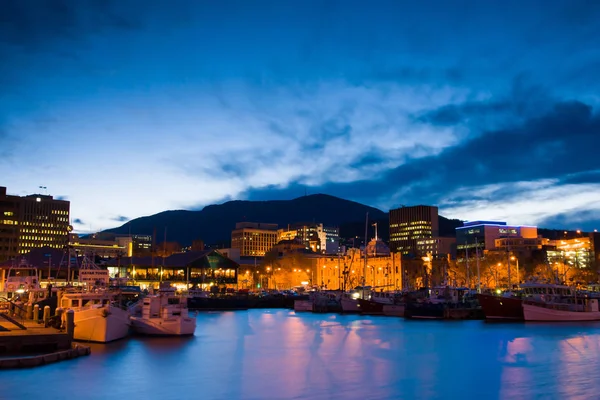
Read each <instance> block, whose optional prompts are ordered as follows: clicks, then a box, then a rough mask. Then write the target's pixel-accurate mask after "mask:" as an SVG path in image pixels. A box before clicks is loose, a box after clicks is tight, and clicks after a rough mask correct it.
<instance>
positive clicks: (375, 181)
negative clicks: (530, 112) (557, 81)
mask: <svg viewBox="0 0 600 400" xmlns="http://www.w3.org/2000/svg"><path fill="white" fill-rule="evenodd" d="M473 107H475V106H473ZM481 107H485V106H483V105H482V106H481ZM498 109H502V108H501V107H499V108H498ZM599 146H600V115H599V114H598V113H594V112H593V109H592V107H591V106H589V105H587V104H584V103H581V102H578V101H571V102H560V103H556V104H554V106H553V107H552V108H551V111H550V112H548V113H546V114H544V115H543V116H541V117H534V118H531V119H528V120H525V121H524V122H523V123H522V124H520V125H518V126H516V127H514V128H507V129H501V130H494V131H485V132H480V133H479V134H477V135H475V137H474V138H473V139H470V140H467V141H465V142H463V143H461V144H458V145H456V146H454V147H450V148H448V149H446V150H445V151H443V152H442V153H440V154H438V155H435V156H429V157H424V158H420V159H414V160H408V161H407V162H406V163H405V164H404V165H402V166H400V167H398V168H396V169H394V170H392V171H389V172H386V173H381V174H378V175H377V176H374V177H373V178H371V179H366V180H362V181H357V182H350V183H326V184H323V185H321V186H318V187H309V188H308V191H309V192H313V193H314V192H322V193H328V194H331V195H335V196H340V197H345V198H349V199H353V200H356V201H363V202H365V203H367V204H371V205H377V204H378V203H387V202H389V198H390V196H391V195H394V194H395V193H397V192H398V191H402V193H403V194H402V199H399V200H398V201H400V202H402V203H404V204H417V203H431V204H437V203H439V202H441V201H442V200H444V199H447V197H448V194H449V193H451V192H454V191H455V190H456V189H457V188H459V187H464V188H465V191H464V193H463V194H460V193H458V194H457V195H455V197H454V198H453V199H452V201H453V202H458V203H460V202H467V201H469V200H471V201H473V200H476V198H474V195H473V193H472V192H471V191H470V190H469V187H473V186H481V185H491V184H495V183H501V182H502V183H511V182H513V183H516V182H523V181H525V182H526V181H534V180H539V179H560V178H561V177H563V176H564V177H565V178H564V183H583V182H596V181H597V180H598V178H599V173H598V171H597V168H598V163H597V161H596V159H597V149H598V147H599ZM363 161H364V162H367V163H368V162H371V161H374V162H376V161H377V160H376V158H374V159H373V160H371V158H370V157H369V156H366V157H365V159H364V160H363ZM527 190H529V188H528V187H527V185H519V186H516V185H512V186H510V189H509V190H506V188H505V189H498V190H495V191H493V190H492V191H489V192H487V193H486V196H488V198H494V199H497V200H500V199H510V198H511V197H514V196H516V195H517V194H519V193H521V192H525V191H527ZM303 191H304V186H301V185H297V184H294V185H290V186H289V187H287V188H285V189H280V188H277V187H270V188H263V189H260V190H256V191H254V190H253V191H251V192H250V193H248V194H247V196H248V197H249V198H251V199H267V198H269V197H272V196H276V197H277V198H292V197H293V196H296V195H302V194H303Z"/></svg>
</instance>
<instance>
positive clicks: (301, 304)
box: [294, 299, 313, 312]
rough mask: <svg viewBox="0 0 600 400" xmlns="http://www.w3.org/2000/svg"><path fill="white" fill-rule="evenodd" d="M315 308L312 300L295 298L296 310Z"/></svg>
mask: <svg viewBox="0 0 600 400" xmlns="http://www.w3.org/2000/svg"><path fill="white" fill-rule="evenodd" d="M312 310H313V301H312V300H310V299H309V300H294V311H296V312H299V311H311V312H312Z"/></svg>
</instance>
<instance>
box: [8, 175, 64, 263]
mask: <svg viewBox="0 0 600 400" xmlns="http://www.w3.org/2000/svg"><path fill="white" fill-rule="evenodd" d="M69 211H70V203H69V202H68V201H66V200H58V199H54V198H53V197H52V196H48V195H43V194H32V195H27V196H14V195H9V194H7V191H6V187H4V186H0V261H4V260H11V259H15V258H16V257H17V256H18V255H20V254H21V255H22V254H27V253H29V251H31V249H33V248H36V247H43V246H46V247H50V248H55V249H62V248H64V247H65V246H66V245H67V244H68V243H69V232H70V230H71V226H70V225H69Z"/></svg>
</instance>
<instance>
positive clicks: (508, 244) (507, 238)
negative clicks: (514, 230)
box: [506, 228, 511, 291]
mask: <svg viewBox="0 0 600 400" xmlns="http://www.w3.org/2000/svg"><path fill="white" fill-rule="evenodd" d="M506 232H507V236H506V267H507V268H508V290H509V291H510V290H511V285H510V228H507V229H506Z"/></svg>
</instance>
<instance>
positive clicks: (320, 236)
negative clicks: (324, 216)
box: [277, 223, 339, 254]
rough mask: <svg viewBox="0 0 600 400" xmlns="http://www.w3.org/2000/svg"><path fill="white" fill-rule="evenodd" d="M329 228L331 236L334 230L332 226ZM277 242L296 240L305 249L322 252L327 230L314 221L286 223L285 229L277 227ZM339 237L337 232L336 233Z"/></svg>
mask: <svg viewBox="0 0 600 400" xmlns="http://www.w3.org/2000/svg"><path fill="white" fill-rule="evenodd" d="M329 229H330V235H331V237H333V236H334V235H335V232H334V231H333V229H334V228H329ZM277 233H278V240H277V241H278V242H280V241H289V240H297V241H299V242H300V243H303V244H304V247H305V248H306V249H307V250H310V251H312V252H314V253H319V254H324V253H325V252H326V248H327V232H326V231H325V228H324V227H323V224H314V223H296V224H292V225H288V227H287V229H279V230H278V231H277ZM338 237H339V234H338Z"/></svg>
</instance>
